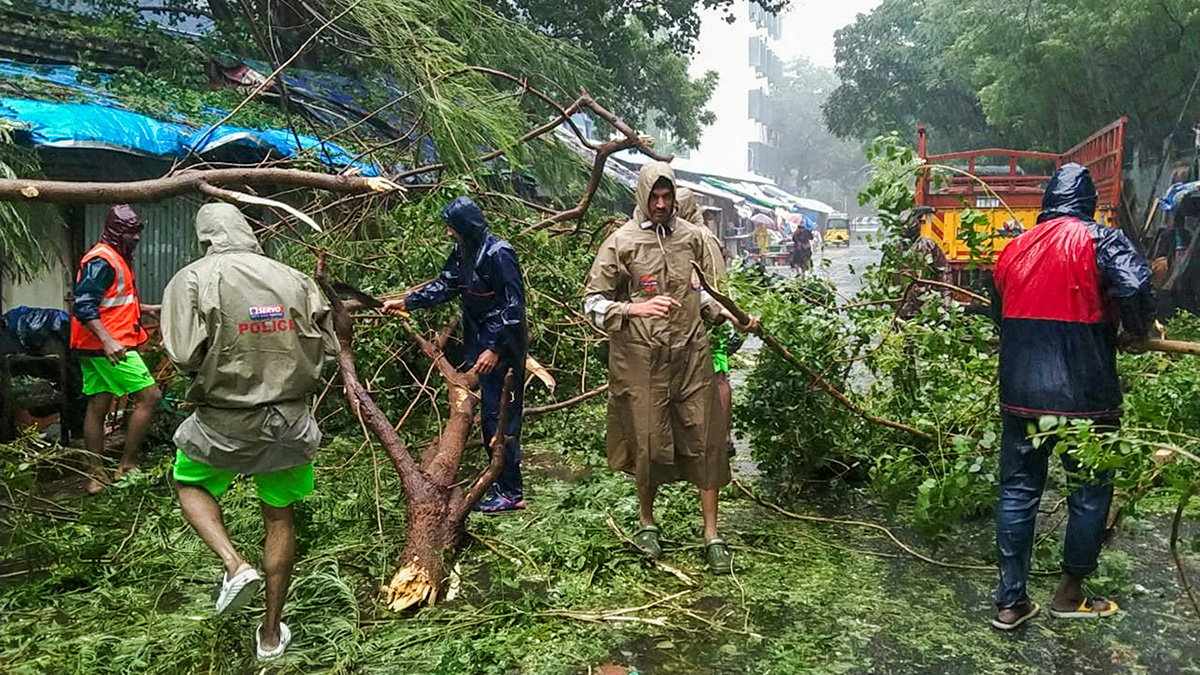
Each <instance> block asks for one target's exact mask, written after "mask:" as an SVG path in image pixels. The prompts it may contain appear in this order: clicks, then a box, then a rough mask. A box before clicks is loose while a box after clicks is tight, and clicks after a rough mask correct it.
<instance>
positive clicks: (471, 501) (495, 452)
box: [455, 369, 523, 519]
mask: <svg viewBox="0 0 1200 675" xmlns="http://www.w3.org/2000/svg"><path fill="white" fill-rule="evenodd" d="M522 384H523V383H520V384H515V385H514V383H513V372H512V370H511V369H510V370H509V371H508V372H507V373H505V375H504V387H503V388H502V389H501V390H500V415H499V419H498V420H497V422H496V433H495V434H494V435H493V436H492V442H491V450H492V457H491V459H490V460H488V465H487V467H486V468H484V470H483V471H481V472H480V474H479V475H478V476H476V477H475V481H474V482H473V483H472V484H471V487H470V488H469V489H468V490H467V492H466V494H464V495H463V498H462V503H461V504H460V505H459V507H458V510H457V512H456V514H455V515H456V516H457V517H458V518H459V519H462V518H465V517H466V515H467V512H468V511H470V510H471V509H472V508H474V507H475V502H477V501H479V498H480V497H482V496H483V493H484V491H485V490H487V488H488V486H489V485H491V484H492V483H494V482H496V478H498V477H499V476H500V470H501V469H503V468H504V455H505V453H507V452H508V437H507V436H506V435H505V434H504V429H505V428H506V427H507V426H508V414H509V409H508V403H509V399H510V398H511V396H512V389H513V386H522Z"/></svg>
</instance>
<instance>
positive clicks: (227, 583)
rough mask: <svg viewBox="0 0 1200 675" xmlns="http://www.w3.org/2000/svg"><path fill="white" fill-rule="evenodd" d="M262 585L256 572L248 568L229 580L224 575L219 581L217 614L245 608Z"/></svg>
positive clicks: (228, 577) (227, 575) (260, 578)
mask: <svg viewBox="0 0 1200 675" xmlns="http://www.w3.org/2000/svg"><path fill="white" fill-rule="evenodd" d="M261 585H262V577H260V576H258V571H257V570H255V569H254V568H253V567H249V568H247V569H245V570H243V571H241V572H238V573H237V574H235V575H233V577H232V578H230V576H229V574H228V573H226V574H225V577H224V579H223V580H222V581H221V594H220V595H218V596H217V614H224V613H225V612H235V611H237V610H239V609H241V608H243V607H245V606H246V605H247V604H248V603H249V602H250V601H251V600H252V599H254V594H255V593H257V592H258V587H259V586H261Z"/></svg>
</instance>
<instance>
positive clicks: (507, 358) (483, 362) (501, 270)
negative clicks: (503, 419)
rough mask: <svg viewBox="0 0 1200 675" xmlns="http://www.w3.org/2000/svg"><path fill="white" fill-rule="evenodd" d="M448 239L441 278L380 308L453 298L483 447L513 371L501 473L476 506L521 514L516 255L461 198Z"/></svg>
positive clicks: (521, 329)
mask: <svg viewBox="0 0 1200 675" xmlns="http://www.w3.org/2000/svg"><path fill="white" fill-rule="evenodd" d="M442 220H444V221H445V222H446V225H447V228H446V234H447V235H448V236H449V237H451V238H452V239H453V240H454V250H453V251H451V252H450V257H449V258H447V259H446V264H445V265H444V266H443V267H442V272H441V274H439V275H438V277H437V278H436V279H434V280H433V281H431V282H430V283H428V284H426V285H425V286H423V287H421V288H419V289H418V290H416V291H413V292H412V293H409V294H408V296H407V297H405V298H402V299H398V300H389V301H388V302H387V303H385V304H384V309H385V310H386V311H389V312H392V313H400V312H405V311H409V310H414V309H424V308H426V307H434V306H436V305H440V304H442V303H443V302H448V301H450V300H453V299H454V298H458V299H459V301H460V302H461V303H462V326H463V342H464V346H465V348H466V363H469V364H474V365H473V367H474V369H475V372H477V373H478V374H479V387H480V398H481V401H480V402H481V406H482V413H483V439H484V445H485V447H486V446H487V445H488V444H489V443H490V442H491V439H492V438H493V436H494V435H495V433H496V427H497V426H498V424H499V418H500V394H501V392H502V390H503V387H504V376H505V373H507V372H508V370H509V369H511V370H512V371H513V382H514V387H513V391H512V398H511V399H510V401H509V403H508V422H507V424H506V428H505V430H504V434H505V438H506V441H507V445H506V447H505V457H504V468H503V470H502V471H501V472H500V477H499V478H498V479H497V480H496V482H495V483H494V484H493V485H492V490H491V493H490V494H488V495H487V496H485V497H484V498H483V499H481V500H480V501H479V503H478V504H476V505H475V510H477V511H482V512H484V513H499V512H502V511H511V510H515V509H523V508H525V497H524V489H523V487H522V483H521V443H520V437H521V415H522V408H523V405H524V396H523V394H524V384H525V354H526V352H527V350H528V337H527V335H526V323H525V284H524V282H523V281H522V279H521V265H520V263H519V262H517V252H516V251H515V250H514V249H513V247H512V245H511V244H509V243H508V242H507V241H505V240H503V239H501V238H499V237H497V236H496V235H494V234H492V233H491V232H490V231H488V227H487V223H486V222H485V221H484V218H483V212H482V211H481V210H480V209H479V207H478V206H477V205H476V204H475V202H473V201H471V199H470V198H468V197H459V198H457V199H455V200H454V201H453V202H451V203H450V205H449V206H447V207H446V208H444V209H442Z"/></svg>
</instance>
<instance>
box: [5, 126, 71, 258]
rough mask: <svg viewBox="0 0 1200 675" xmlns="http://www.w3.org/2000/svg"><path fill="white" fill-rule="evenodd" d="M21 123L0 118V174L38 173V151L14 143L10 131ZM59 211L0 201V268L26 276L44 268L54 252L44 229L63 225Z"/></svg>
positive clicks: (13, 176)
mask: <svg viewBox="0 0 1200 675" xmlns="http://www.w3.org/2000/svg"><path fill="white" fill-rule="evenodd" d="M19 129H20V127H18V126H16V125H14V124H13V123H12V122H9V121H7V120H0V177H2V178H10V179H11V178H17V177H18V176H20V177H23V178H31V177H36V176H39V175H40V174H41V163H40V162H39V160H38V158H37V155H36V154H35V153H33V152H31V151H30V150H28V149H26V148H24V147H22V146H19V145H17V144H16V143H15V142H14V141H13V134H14V133H15V132H17V131H18V130H19ZM64 226H65V223H63V221H62V217H61V216H60V215H59V213H58V211H57V210H56V209H55V208H54V207H52V206H49V205H47V204H38V203H21V202H0V272H3V273H5V274H7V275H10V276H11V277H12V278H14V279H18V280H21V279H24V280H28V279H30V278H32V277H33V276H34V275H35V274H37V273H38V272H40V271H42V270H43V269H45V267H46V265H47V263H48V262H49V260H50V259H51V256H53V255H54V254H55V253H56V252H55V251H53V250H52V249H51V248H50V247H49V246H48V245H47V243H46V238H45V236H44V234H43V232H44V231H45V230H47V229H51V228H54V227H64Z"/></svg>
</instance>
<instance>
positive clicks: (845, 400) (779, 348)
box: [692, 261, 933, 441]
mask: <svg viewBox="0 0 1200 675" xmlns="http://www.w3.org/2000/svg"><path fill="white" fill-rule="evenodd" d="M692 269H694V270H695V272H696V275H697V277H698V278H699V279H700V285H701V286H703V288H704V290H705V291H708V294H709V295H711V296H712V298H713V299H714V300H716V301H717V302H718V303H720V305H721V306H722V307H724V308H725V309H726V310H728V311H729V313H730V314H732V315H733V316H734V318H736V319H737V320H738V321H739V322H741V323H742V324H748V323H750V315H749V314H747V313H746V312H744V311H742V309H741V308H740V307H738V306H737V304H736V303H734V301H733V300H732V299H730V298H729V296H727V295H725V294H724V293H721V292H720V291H718V290H717V289H715V288H713V287H712V286H711V285H710V284H709V283H708V279H707V278H706V277H705V276H704V271H703V270H701V269H700V266H699V265H697V264H696V262H695V261H692ZM757 332H758V336H759V337H760V338H762V341H763V342H764V343H765V344H766V345H767V346H768V347H770V348H771V349H773V350H775V352H776V353H778V354H779V355H780V356H782V357H783V358H784V359H786V360H787V361H788V362H789V363H791V364H792V365H794V366H796V367H797V368H799V369H800V370H802V371H803V372H804V374H805V375H808V377H809V378H811V379H812V381H813V382H814V383H815V384H816V385H817V388H818V389H820V390H821V391H824V392H825V393H826V394H829V396H831V397H833V399H834V400H835V401H837V402H838V403H840V404H841V405H842V407H844V408H846V409H847V410H849V411H850V412H852V413H854V414H855V415H858V416H859V417H861V418H863V419H864V420H867V421H868V422H872V423H874V424H879V425H882V426H885V427H889V428H892V429H896V430H898V431H903V432H905V433H908V434H911V435H913V436H916V437H917V438H920V439H922V440H925V441H932V440H933V436H931V435H929V434H927V433H925V432H924V431H921V430H920V429H917V428H915V427H911V426H909V425H907V424H903V423H901V422H894V421H892V420H888V419H884V418H882V417H876V416H875V415H872V414H871V413H869V412H867V411H866V410H863V409H862V408H860V407H858V406H857V405H856V404H855V403H854V401H851V400H850V398H849V397H847V396H846V395H845V394H844V393H842V392H841V391H839V390H838V389H837V387H834V386H833V385H832V384H829V381H828V380H826V379H825V378H824V377H822V376H821V374H820V373H818V372H817V371H816V370H814V369H813V368H812V367H811V366H809V365H808V364H806V363H804V362H803V361H801V360H800V359H798V358H796V356H795V355H794V354H792V353H791V352H790V351H788V349H787V348H786V347H784V346H783V345H781V344H780V343H779V341H778V340H776V339H775V338H774V336H772V335H771V334H770V333H768V332H767V331H766V330H765V329H764V328H763V327H762V326H761V325H759V327H758V331H757Z"/></svg>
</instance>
